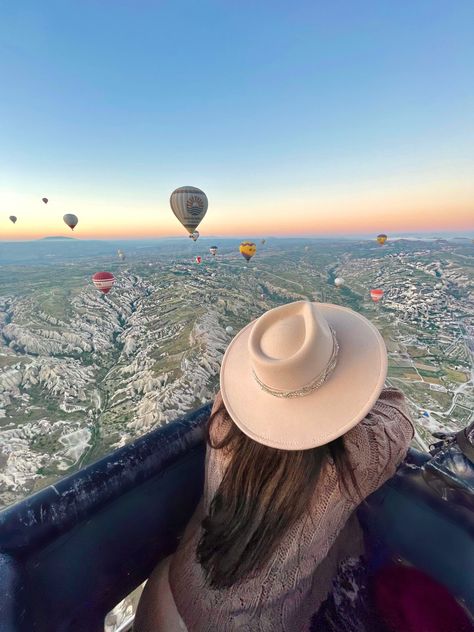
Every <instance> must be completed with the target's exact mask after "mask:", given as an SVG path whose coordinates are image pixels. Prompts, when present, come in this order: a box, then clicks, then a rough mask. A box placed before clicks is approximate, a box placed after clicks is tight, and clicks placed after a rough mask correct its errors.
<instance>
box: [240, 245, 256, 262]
mask: <svg viewBox="0 0 474 632" xmlns="http://www.w3.org/2000/svg"><path fill="white" fill-rule="evenodd" d="M239 250H240V254H241V255H242V257H244V258H245V259H246V261H250V259H251V258H252V257H253V256H254V254H255V253H256V252H257V246H256V245H255V244H254V243H253V241H243V242H242V243H241V244H240V247H239Z"/></svg>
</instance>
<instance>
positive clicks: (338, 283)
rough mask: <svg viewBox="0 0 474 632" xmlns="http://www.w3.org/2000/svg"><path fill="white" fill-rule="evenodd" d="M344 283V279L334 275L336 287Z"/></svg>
mask: <svg viewBox="0 0 474 632" xmlns="http://www.w3.org/2000/svg"><path fill="white" fill-rule="evenodd" d="M344 284H345V281H344V279H343V278H342V277H336V278H335V279H334V285H335V286H336V287H342V286H343V285H344Z"/></svg>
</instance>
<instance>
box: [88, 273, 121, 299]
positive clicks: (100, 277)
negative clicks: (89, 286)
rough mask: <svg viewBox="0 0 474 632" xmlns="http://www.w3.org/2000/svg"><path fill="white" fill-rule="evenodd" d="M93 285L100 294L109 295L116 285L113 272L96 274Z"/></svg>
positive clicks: (93, 277)
mask: <svg viewBox="0 0 474 632" xmlns="http://www.w3.org/2000/svg"><path fill="white" fill-rule="evenodd" d="M92 283H93V284H94V285H95V286H96V288H97V289H98V290H99V291H100V292H103V293H104V294H107V293H108V292H110V290H111V289H112V286H113V284H114V283H115V277H114V275H113V274H112V272H96V273H95V274H94V275H93V276H92Z"/></svg>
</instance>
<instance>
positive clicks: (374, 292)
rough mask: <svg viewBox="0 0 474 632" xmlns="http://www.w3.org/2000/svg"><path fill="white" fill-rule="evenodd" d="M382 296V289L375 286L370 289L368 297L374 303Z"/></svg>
mask: <svg viewBox="0 0 474 632" xmlns="http://www.w3.org/2000/svg"><path fill="white" fill-rule="evenodd" d="M382 296H383V290H381V289H380V288H376V289H373V290H370V298H371V299H372V300H373V301H374V303H378V302H379V301H380V299H381V298H382Z"/></svg>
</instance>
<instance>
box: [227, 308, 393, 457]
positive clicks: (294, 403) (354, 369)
mask: <svg viewBox="0 0 474 632" xmlns="http://www.w3.org/2000/svg"><path fill="white" fill-rule="evenodd" d="M317 307H318V309H319V310H321V311H322V313H323V316H324V317H325V318H326V320H327V322H328V323H329V325H331V327H332V328H333V329H334V330H335V332H336V338H337V341H338V344H339V354H338V359H337V364H336V367H335V369H334V371H333V373H332V374H331V375H330V377H329V379H328V380H327V381H326V382H325V383H324V384H323V385H322V386H321V387H319V388H317V389H316V390H315V391H313V392H312V393H310V394H309V395H305V396H303V397H294V398H288V399H285V398H280V397H275V396H274V395H271V394H269V393H267V392H265V391H263V390H262V389H261V388H260V386H259V385H258V384H257V382H256V380H255V378H254V376H253V371H252V366H251V364H250V355H249V352H248V340H249V336H250V332H251V330H252V327H253V325H254V323H255V321H252V322H251V323H249V324H248V325H247V326H246V327H244V328H243V329H242V330H241V331H240V332H239V333H238V334H237V336H236V337H235V338H234V339H233V340H232V342H231V343H230V345H229V346H228V348H227V351H226V353H225V355H224V358H223V360H222V365H221V373H220V386H221V393H222V399H223V401H224V404H225V407H226V409H227V411H228V413H229V415H230V416H231V418H232V420H233V421H234V422H235V423H236V424H237V426H238V427H239V428H240V429H241V430H242V432H244V433H245V434H246V435H248V436H249V437H250V438H252V439H254V440H255V441H257V442H258V443H262V444H264V445H267V446H269V447H272V448H279V449H281V450H307V449H310V448H315V447H317V446H321V445H324V444H326V443H329V442H330V441H332V440H334V439H336V438H337V437H340V436H342V435H343V434H345V433H346V432H347V431H348V430H350V429H351V428H353V427H354V426H355V425H357V424H358V423H359V422H360V421H361V420H362V419H363V418H364V417H365V416H366V415H367V413H368V412H369V411H370V410H371V408H372V407H373V405H374V404H375V402H376V401H377V399H378V397H379V395H380V392H381V390H382V388H383V385H384V382H385V378H386V376H387V350H386V347H385V343H384V341H383V338H382V336H381V335H380V333H379V331H378V329H377V328H376V327H375V326H374V325H372V323H371V322H370V321H369V320H367V319H366V318H364V316H361V315H360V314H358V313H357V312H354V311H353V310H351V309H348V308H346V307H341V306H339V305H330V304H327V303H317Z"/></svg>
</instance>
